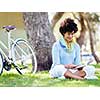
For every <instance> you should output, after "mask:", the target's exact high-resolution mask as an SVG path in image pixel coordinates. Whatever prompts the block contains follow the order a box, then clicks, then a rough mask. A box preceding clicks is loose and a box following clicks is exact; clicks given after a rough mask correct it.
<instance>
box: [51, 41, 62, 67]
mask: <svg viewBox="0 0 100 100" xmlns="http://www.w3.org/2000/svg"><path fill="white" fill-rule="evenodd" d="M52 60H53V65H57V64H60V54H59V46H58V45H57V44H56V43H54V45H53V47H52Z"/></svg>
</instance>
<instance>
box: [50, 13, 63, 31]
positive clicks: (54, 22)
mask: <svg viewBox="0 0 100 100" xmlns="http://www.w3.org/2000/svg"><path fill="white" fill-rule="evenodd" d="M63 14H64V12H57V13H56V14H55V15H54V17H53V19H52V21H51V22H52V25H51V27H52V29H54V27H55V25H56V23H57V22H58V21H59V19H60V18H61V17H62V16H63Z"/></svg>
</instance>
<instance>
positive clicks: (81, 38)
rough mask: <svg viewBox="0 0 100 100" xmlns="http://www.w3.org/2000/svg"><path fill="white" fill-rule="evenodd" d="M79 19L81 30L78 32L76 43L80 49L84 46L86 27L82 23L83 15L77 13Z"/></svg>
mask: <svg viewBox="0 0 100 100" xmlns="http://www.w3.org/2000/svg"><path fill="white" fill-rule="evenodd" d="M79 17H80V25H81V30H80V36H79V38H77V42H78V43H79V45H80V47H82V45H83V44H84V38H85V34H86V26H85V23H84V13H83V12H79Z"/></svg>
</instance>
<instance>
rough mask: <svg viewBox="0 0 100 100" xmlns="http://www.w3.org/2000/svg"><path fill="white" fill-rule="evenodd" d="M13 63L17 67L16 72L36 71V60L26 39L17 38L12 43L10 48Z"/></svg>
mask: <svg viewBox="0 0 100 100" xmlns="http://www.w3.org/2000/svg"><path fill="white" fill-rule="evenodd" d="M11 52H12V53H11V54H12V60H13V63H14V64H15V65H16V66H17V67H18V70H17V69H16V70H17V71H18V72H19V71H20V72H19V73H22V74H26V73H33V74H35V72H36V71H37V60H36V56H35V53H34V51H33V49H32V47H31V46H30V45H29V44H28V42H27V41H25V40H22V39H19V40H18V41H16V42H15V43H14V44H13V45H12V49H11Z"/></svg>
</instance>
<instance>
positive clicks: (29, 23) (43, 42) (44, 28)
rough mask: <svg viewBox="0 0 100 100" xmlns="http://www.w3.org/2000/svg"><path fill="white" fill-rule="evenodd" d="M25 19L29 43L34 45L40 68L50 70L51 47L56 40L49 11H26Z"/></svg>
mask: <svg viewBox="0 0 100 100" xmlns="http://www.w3.org/2000/svg"><path fill="white" fill-rule="evenodd" d="M23 19H24V23H25V30H26V33H27V38H28V41H29V43H30V44H31V45H32V46H33V47H34V49H35V52H36V57H37V63H38V70H49V69H50V67H51V64H52V55H51V49H52V45H53V43H54V41H55V37H54V35H53V33H52V30H51V27H50V23H49V20H48V13H47V12H24V13H23Z"/></svg>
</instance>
